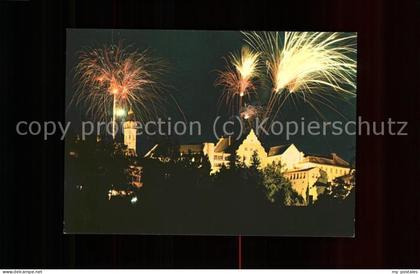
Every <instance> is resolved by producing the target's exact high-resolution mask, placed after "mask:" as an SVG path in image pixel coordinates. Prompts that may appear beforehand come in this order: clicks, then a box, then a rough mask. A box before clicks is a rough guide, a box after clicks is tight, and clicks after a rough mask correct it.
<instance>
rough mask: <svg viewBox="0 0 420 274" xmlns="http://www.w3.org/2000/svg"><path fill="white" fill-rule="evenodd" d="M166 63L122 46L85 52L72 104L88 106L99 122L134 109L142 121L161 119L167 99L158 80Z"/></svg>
mask: <svg viewBox="0 0 420 274" xmlns="http://www.w3.org/2000/svg"><path fill="white" fill-rule="evenodd" d="M162 72H163V65H162V62H161V61H159V60H156V59H153V58H151V57H150V56H149V54H148V52H147V51H143V52H139V51H137V50H132V49H131V48H123V47H121V46H120V45H109V46H108V45H105V46H103V47H102V48H94V49H87V50H84V51H81V53H80V55H79V62H78V65H77V66H76V78H77V80H78V87H77V90H76V92H75V95H74V96H73V98H72V101H71V103H73V102H74V103H75V104H76V105H78V104H84V105H85V106H86V107H87V108H86V109H87V113H88V114H89V115H91V116H92V118H94V119H97V120H107V119H109V117H112V119H113V120H114V116H115V115H116V113H115V112H116V111H118V109H121V108H123V109H128V108H130V107H132V108H133V110H134V111H135V112H136V113H137V114H138V117H140V118H141V119H144V120H147V119H152V118H154V117H156V116H158V113H160V112H161V106H162V105H163V104H162V102H163V100H164V99H165V98H164V97H165V95H164V92H163V90H162V88H161V85H160V84H159V83H158V76H159V75H160V74H161V73H162Z"/></svg>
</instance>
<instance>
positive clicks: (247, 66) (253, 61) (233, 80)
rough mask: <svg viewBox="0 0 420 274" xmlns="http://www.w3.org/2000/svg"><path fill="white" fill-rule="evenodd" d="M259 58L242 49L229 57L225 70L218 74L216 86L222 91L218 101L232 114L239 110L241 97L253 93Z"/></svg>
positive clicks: (253, 52)
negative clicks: (228, 108)
mask: <svg viewBox="0 0 420 274" xmlns="http://www.w3.org/2000/svg"><path fill="white" fill-rule="evenodd" d="M259 56H260V53H258V52H256V51H252V50H250V49H249V48H248V47H242V50H241V53H240V54H239V55H237V54H233V53H231V54H230V55H229V57H228V58H227V60H226V70H225V71H220V72H219V76H218V78H217V80H216V85H217V86H222V87H223V89H224V93H223V94H222V96H221V98H220V101H221V102H223V103H224V104H226V105H228V106H230V108H231V110H232V112H235V111H236V110H240V108H241V107H242V101H243V99H242V97H244V96H248V97H249V96H250V93H251V92H253V91H255V80H256V79H257V78H258V77H259V73H260V66H259Z"/></svg>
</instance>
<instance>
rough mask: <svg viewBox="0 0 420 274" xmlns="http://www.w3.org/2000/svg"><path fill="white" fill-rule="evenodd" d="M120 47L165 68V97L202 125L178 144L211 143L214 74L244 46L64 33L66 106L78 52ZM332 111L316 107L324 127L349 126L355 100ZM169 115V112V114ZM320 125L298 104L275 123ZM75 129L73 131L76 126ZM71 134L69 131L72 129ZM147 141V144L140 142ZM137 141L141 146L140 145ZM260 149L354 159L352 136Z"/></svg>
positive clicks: (182, 37) (224, 36)
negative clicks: (334, 123)
mask: <svg viewBox="0 0 420 274" xmlns="http://www.w3.org/2000/svg"><path fill="white" fill-rule="evenodd" d="M119 41H122V42H123V45H131V46H133V48H136V49H138V50H140V51H141V50H144V49H149V53H150V54H151V55H152V56H153V57H157V58H162V59H163V60H165V61H166V63H167V64H168V67H169V69H168V72H167V73H166V74H165V76H164V77H163V78H162V81H164V83H165V85H167V86H168V91H169V92H170V93H171V94H172V95H173V96H174V98H175V99H176V101H177V102H178V104H179V106H180V107H181V109H182V111H183V112H184V115H185V116H186V118H187V120H190V121H200V122H201V123H202V131H203V135H202V136H192V137H191V136H188V137H182V138H180V140H179V141H180V142H181V143H196V142H204V141H213V142H215V138H214V137H213V134H212V123H213V121H214V119H215V117H216V116H217V115H218V114H224V113H223V108H222V110H221V112H222V113H220V111H219V112H218V105H217V102H218V98H219V96H220V94H221V92H222V90H221V87H215V86H214V82H215V80H216V78H217V70H223V69H224V66H225V61H224V59H223V57H226V56H227V55H228V54H229V52H238V51H239V50H240V49H241V47H242V46H243V45H245V43H244V42H243V35H242V34H241V33H240V32H238V31H173V30H171V31H166V30H159V31H157V30H89V29H80V30H79V29H68V30H67V77H66V105H68V103H69V101H70V98H71V97H72V95H73V92H74V89H75V81H74V67H75V65H76V64H77V58H78V55H77V54H78V51H80V50H82V49H84V48H87V47H100V46H102V45H103V44H108V45H109V44H112V43H118V42H119ZM269 91H270V87H269V86H267V85H266V86H265V87H264V86H263V87H259V89H258V90H257V92H259V93H262V94H267V92H269ZM333 103H334V105H335V108H336V109H337V110H339V112H340V113H341V114H342V115H343V116H344V117H345V118H344V117H342V116H341V115H339V114H337V113H335V112H333V111H332V110H331V109H329V108H327V107H322V105H317V107H318V109H319V110H320V112H321V113H322V114H323V115H324V117H325V118H326V119H327V120H328V121H336V120H340V121H343V122H345V121H346V120H355V116H356V98H350V99H348V100H346V101H343V100H334V101H333ZM174 109H175V108H174ZM83 113H84V110H83V109H82V107H75V106H70V107H69V108H68V110H67V113H66V119H67V121H71V122H72V125H79V124H80V121H81V120H87V118H86V117H84V116H83ZM169 115H170V116H171V117H174V118H173V119H172V120H176V119H180V117H181V116H180V115H179V113H172V114H169ZM302 117H304V119H305V121H307V122H309V121H312V120H316V121H322V120H323V119H322V118H321V117H320V116H319V115H318V114H317V112H316V111H314V110H313V109H312V108H311V107H310V106H309V104H307V103H305V102H303V101H302V100H294V101H290V102H288V103H287V104H285V106H284V107H283V108H282V110H281V112H280V116H279V117H278V119H281V120H282V121H288V120H290V121H297V122H299V121H301V118H302ZM76 127H77V126H76ZM73 128H74V127H73ZM138 139H139V140H138V145H139V146H140V148H139V150H140V153H142V152H143V151H145V150H146V149H147V148H148V147H150V145H151V144H152V143H153V141H154V140H153V138H145V136H139V137H138ZM145 139H148V140H145ZM143 140H145V141H144V142H143ZM263 142H264V144H265V146H270V145H279V144H284V143H294V144H295V145H296V146H297V147H298V149H300V150H301V151H303V152H306V153H315V154H329V153H331V152H336V153H338V154H339V155H340V156H342V157H343V158H344V159H346V160H347V161H353V160H354V158H355V143H356V137H355V136H348V135H344V134H343V135H341V136H333V135H327V136H322V135H320V136H308V135H305V136H300V135H299V136H298V135H296V136H294V137H292V138H291V140H289V141H287V140H286V137H285V136H284V135H282V136H271V137H268V138H265V139H264V140H263Z"/></svg>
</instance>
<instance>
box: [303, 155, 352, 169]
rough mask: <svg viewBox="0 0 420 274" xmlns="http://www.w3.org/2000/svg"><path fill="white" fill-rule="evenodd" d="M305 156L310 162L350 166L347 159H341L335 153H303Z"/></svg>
mask: <svg viewBox="0 0 420 274" xmlns="http://www.w3.org/2000/svg"><path fill="white" fill-rule="evenodd" d="M305 158H306V160H307V161H308V162H311V163H316V164H322V165H333V166H341V167H350V164H349V163H348V162H347V161H345V160H343V159H342V158H341V157H339V156H338V155H337V154H335V153H331V154H330V155H329V156H325V155H314V154H307V155H305Z"/></svg>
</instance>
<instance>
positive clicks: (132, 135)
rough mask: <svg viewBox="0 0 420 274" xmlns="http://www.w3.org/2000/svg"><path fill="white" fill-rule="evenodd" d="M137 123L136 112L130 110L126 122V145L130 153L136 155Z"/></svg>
mask: <svg viewBox="0 0 420 274" xmlns="http://www.w3.org/2000/svg"><path fill="white" fill-rule="evenodd" d="M136 137H137V123H136V118H135V116H134V112H133V111H132V110H131V109H130V110H129V111H128V113H127V119H126V120H125V122H124V145H126V146H127V149H128V153H129V154H133V155H136V154H137V151H136V141H137V140H136Z"/></svg>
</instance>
